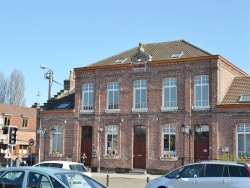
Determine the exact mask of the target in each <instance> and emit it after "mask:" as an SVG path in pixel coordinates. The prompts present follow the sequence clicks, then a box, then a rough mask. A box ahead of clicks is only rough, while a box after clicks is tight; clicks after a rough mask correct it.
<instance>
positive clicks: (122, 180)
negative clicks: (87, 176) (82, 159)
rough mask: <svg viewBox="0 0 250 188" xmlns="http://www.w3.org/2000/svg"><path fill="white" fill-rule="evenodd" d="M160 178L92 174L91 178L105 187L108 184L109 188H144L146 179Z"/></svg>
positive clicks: (138, 175) (155, 176) (130, 174)
mask: <svg viewBox="0 0 250 188" xmlns="http://www.w3.org/2000/svg"><path fill="white" fill-rule="evenodd" d="M107 176H108V180H107ZM160 176H161V175H150V174H132V173H125V174H120V173H119V174H117V173H108V172H107V173H106V172H100V173H97V172H92V178H94V179H96V180H97V181H99V182H101V183H102V184H104V185H107V183H108V185H109V188H144V187H145V185H146V184H147V178H149V179H148V180H152V179H154V178H157V177H160ZM107 181H108V182H107Z"/></svg>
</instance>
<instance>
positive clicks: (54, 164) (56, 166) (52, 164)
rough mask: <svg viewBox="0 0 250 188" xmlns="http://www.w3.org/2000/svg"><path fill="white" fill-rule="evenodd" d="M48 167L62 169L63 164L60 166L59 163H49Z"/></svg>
mask: <svg viewBox="0 0 250 188" xmlns="http://www.w3.org/2000/svg"><path fill="white" fill-rule="evenodd" d="M49 167H55V168H62V167H63V164H61V163H50V164H49Z"/></svg>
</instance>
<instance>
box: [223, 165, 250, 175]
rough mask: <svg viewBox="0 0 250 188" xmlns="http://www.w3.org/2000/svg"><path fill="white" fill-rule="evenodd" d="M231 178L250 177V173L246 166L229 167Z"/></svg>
mask: <svg viewBox="0 0 250 188" xmlns="http://www.w3.org/2000/svg"><path fill="white" fill-rule="evenodd" d="M228 168H229V175H230V177H249V172H248V171H247V169H246V168H245V167H244V166H234V165H229V166H228Z"/></svg>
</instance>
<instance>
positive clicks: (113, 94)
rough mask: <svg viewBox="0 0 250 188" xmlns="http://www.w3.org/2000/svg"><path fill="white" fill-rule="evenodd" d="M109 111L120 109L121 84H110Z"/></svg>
mask: <svg viewBox="0 0 250 188" xmlns="http://www.w3.org/2000/svg"><path fill="white" fill-rule="evenodd" d="M107 89H108V100H107V103H108V104H107V105H108V107H107V108H108V111H117V110H118V109H119V83H118V82H110V83H108V88H107Z"/></svg>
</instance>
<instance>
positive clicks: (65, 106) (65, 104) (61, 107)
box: [56, 102, 71, 109]
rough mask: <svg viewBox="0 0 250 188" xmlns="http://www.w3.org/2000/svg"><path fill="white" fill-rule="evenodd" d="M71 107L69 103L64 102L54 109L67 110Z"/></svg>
mask: <svg viewBox="0 0 250 188" xmlns="http://www.w3.org/2000/svg"><path fill="white" fill-rule="evenodd" d="M70 105H71V103H70V102H65V103H62V104H60V105H59V106H57V108H56V109H68V107H69V106H70Z"/></svg>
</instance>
